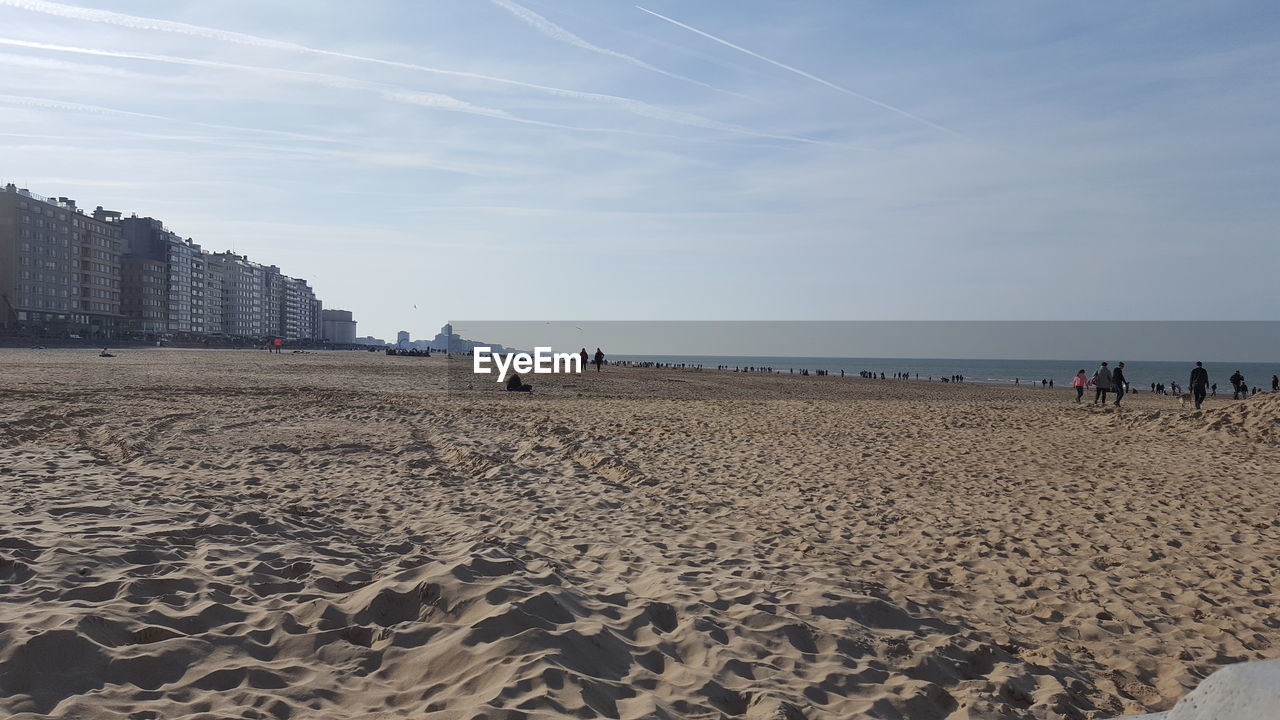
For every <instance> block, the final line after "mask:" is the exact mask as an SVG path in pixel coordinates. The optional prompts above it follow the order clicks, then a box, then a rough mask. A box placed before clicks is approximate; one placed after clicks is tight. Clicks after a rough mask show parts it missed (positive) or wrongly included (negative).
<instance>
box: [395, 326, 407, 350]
mask: <svg viewBox="0 0 1280 720" xmlns="http://www.w3.org/2000/svg"><path fill="white" fill-rule="evenodd" d="M396 346H397V347H401V348H407V347H409V331H408V330H401V331H400V332H398V333H396Z"/></svg>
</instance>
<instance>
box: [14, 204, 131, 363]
mask: <svg viewBox="0 0 1280 720" xmlns="http://www.w3.org/2000/svg"><path fill="white" fill-rule="evenodd" d="M121 254H122V242H121V230H120V214H119V213H116V212H111V211H107V210H103V209H102V208H101V207H99V208H98V209H97V210H95V211H94V212H93V214H92V215H86V214H85V213H84V211H83V210H81V209H80V208H78V207H76V203H75V201H74V200H72V199H70V198H66V197H58V198H53V197H44V196H42V195H37V194H36V193H33V192H31V191H29V190H27V189H25V188H18V187H17V186H15V185H13V184H12V183H10V184H7V185H5V186H4V188H3V190H2V191H0V326H3V327H5V328H13V329H28V330H36V331H40V332H45V333H52V334H66V335H79V336H81V337H91V338H98V339H107V338H111V337H114V336H115V334H116V333H117V331H118V329H119V325H120V321H121V319H122V318H121V314H120V304H121V283H122V271H121Z"/></svg>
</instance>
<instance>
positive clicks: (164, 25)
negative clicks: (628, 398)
mask: <svg viewBox="0 0 1280 720" xmlns="http://www.w3.org/2000/svg"><path fill="white" fill-rule="evenodd" d="M0 5H7V6H9V7H14V8H18V9H21V10H27V11H30V12H38V13H44V14H46V15H53V16H56V17H64V18H69V19H73V20H84V21H88V22H97V23H106V24H108V25H117V26H120V27H127V28H132V29H136V30H152V31H157V32H168V33H177V34H180V35H187V36H191V37H202V38H208V39H211V40H219V41H222V42H229V43H236V44H240V45H251V46H254V47H261V48H268V49H274V50H286V51H290V52H296V53H304V54H309V55H318V56H322V57H334V58H341V59H344V60H353V61H356V62H364V63H372V64H377V65H384V66H387V67H395V68H401V69H404V70H415V71H417V72H424V73H431V74H434V75H443V76H446V77H456V78H465V79H467V80H481V81H485V82H492V83H498V84H503V85H510V86H513V87H521V88H526V89H529V90H537V91H539V92H544V93H548V94H550V95H554V96H556V97H562V98H569V99H574V100H583V101H587V102H594V103H598V104H603V105H609V106H612V107H615V108H619V109H622V110H625V111H627V112H630V113H633V114H635V115H639V116H641V117H647V118H651V119H654V120H661V121H663V122H670V123H675V124H678V125H687V126H689V127H698V128H703V129H705V130H718V131H721V132H728V133H735V134H740V135H749V136H752V137H758V138H767V139H771V140H786V141H789V142H800V143H810V144H827V143H823V142H822V141H818V140H814V139H813V138H804V137H796V136H791V135H774V134H770V133H762V132H756V131H754V130H751V129H749V128H745V127H741V126H738V125H733V124H731V123H722V122H718V121H716V120H711V119H708V118H704V117H700V116H698V115H693V114H690V113H683V112H679V111H676V110H665V109H663V108H659V107H656V106H654V105H650V104H648V103H646V102H642V101H640V100H633V99H631V98H625V97H618V96H616V95H606V94H603V93H593V92H585V91H581V90H567V89H565V88H558V87H551V86H547V85H539V84H536V83H529V82H523V81H520V80H511V79H509V78H501V77H494V76H492V75H482V74H480V73H472V72H464V71H461V70H444V69H441V68H434V67H429V66H426V65H417V64H414V63H407V62H400V61H398V60H385V59H382V58H375V57H368V56H364V55H352V54H349V53H342V52H335V51H332V50H322V49H319V48H312V47H307V46H305V45H299V44H297V43H292V42H286V41H283V40H273V39H271V38H264V37H259V36H257V35H249V34H247V33H239V32H233V31H230V30H219V29H217V28H210V27H204V26H201V25H191V24H189V23H183V22H176V21H173V20H161V19H158V18H148V17H140V16H136V15H126V14H124V13H117V12H112V11H110V10H96V9H90V8H84V7H79V6H77V5H66V4H63V3H56V2H49V0H0Z"/></svg>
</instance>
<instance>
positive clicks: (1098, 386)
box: [1093, 363, 1111, 405]
mask: <svg viewBox="0 0 1280 720" xmlns="http://www.w3.org/2000/svg"><path fill="white" fill-rule="evenodd" d="M1093 387H1094V393H1093V404H1094V405H1106V404H1107V393H1108V392H1110V391H1111V369H1110V368H1108V367H1107V364H1106V363H1102V364H1101V365H1099V366H1098V369H1097V370H1094V371H1093Z"/></svg>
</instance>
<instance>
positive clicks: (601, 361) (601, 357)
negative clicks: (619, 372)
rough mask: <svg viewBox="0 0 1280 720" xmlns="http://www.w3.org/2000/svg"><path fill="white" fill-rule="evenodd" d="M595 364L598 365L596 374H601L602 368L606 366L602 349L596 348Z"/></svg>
mask: <svg viewBox="0 0 1280 720" xmlns="http://www.w3.org/2000/svg"><path fill="white" fill-rule="evenodd" d="M594 362H595V364H596V372H600V366H601V365H604V351H603V350H601V349H600V348H596V359H595V361H594Z"/></svg>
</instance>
